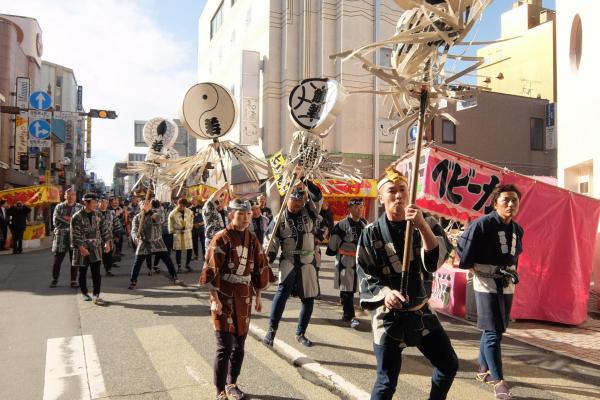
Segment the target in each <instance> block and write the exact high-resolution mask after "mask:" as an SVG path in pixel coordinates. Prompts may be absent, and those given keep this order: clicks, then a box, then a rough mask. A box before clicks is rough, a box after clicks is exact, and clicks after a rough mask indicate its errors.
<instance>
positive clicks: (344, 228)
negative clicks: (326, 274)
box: [326, 215, 368, 292]
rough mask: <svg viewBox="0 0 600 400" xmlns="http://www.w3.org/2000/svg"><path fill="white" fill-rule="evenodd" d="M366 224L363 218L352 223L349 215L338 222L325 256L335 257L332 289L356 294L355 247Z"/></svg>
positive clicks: (352, 220)
mask: <svg viewBox="0 0 600 400" xmlns="http://www.w3.org/2000/svg"><path fill="white" fill-rule="evenodd" d="M367 224H368V222H367V220H366V219H364V218H360V219H359V220H358V221H354V219H352V216H351V215H348V217H346V218H344V219H343V220H341V221H340V222H338V223H337V224H336V225H335V227H334V228H333V231H332V232H331V236H330V237H329V243H328V245H327V253H326V254H327V255H329V256H337V262H336V265H335V271H334V276H333V287H334V288H335V289H339V290H340V291H343V292H356V288H357V284H356V281H357V280H356V246H358V239H359V237H360V234H361V233H362V231H363V229H364V228H365V226H367Z"/></svg>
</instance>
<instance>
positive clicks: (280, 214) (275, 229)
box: [265, 174, 298, 255]
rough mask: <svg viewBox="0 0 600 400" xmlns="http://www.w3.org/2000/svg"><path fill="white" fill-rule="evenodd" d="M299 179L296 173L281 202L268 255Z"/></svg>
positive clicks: (267, 250) (270, 239)
mask: <svg viewBox="0 0 600 400" xmlns="http://www.w3.org/2000/svg"><path fill="white" fill-rule="evenodd" d="M297 180H298V176H297V175H296V174H294V175H293V176H292V182H291V183H290V187H289V189H288V191H287V192H286V193H285V197H284V198H283V202H282V203H281V208H279V212H278V213H277V216H276V217H275V224H274V226H273V230H272V231H271V237H270V238H269V243H268V244H267V247H266V248H265V253H267V255H268V254H269V251H270V250H271V246H272V245H273V238H274V237H275V235H276V233H277V230H278V229H279V225H281V216H282V215H283V211H284V210H285V209H286V208H287V206H286V204H287V201H288V199H289V198H290V194H291V193H292V189H293V188H294V185H295V184H296V181H297Z"/></svg>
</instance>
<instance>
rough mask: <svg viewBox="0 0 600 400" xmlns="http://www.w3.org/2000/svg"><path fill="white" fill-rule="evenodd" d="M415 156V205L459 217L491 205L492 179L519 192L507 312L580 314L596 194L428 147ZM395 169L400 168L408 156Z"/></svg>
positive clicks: (576, 320)
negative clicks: (513, 283)
mask: <svg viewBox="0 0 600 400" xmlns="http://www.w3.org/2000/svg"><path fill="white" fill-rule="evenodd" d="M423 155H424V157H423V158H422V160H421V169H422V172H421V173H420V182H419V194H418V197H417V204H419V205H420V206H421V207H423V208H425V209H427V210H429V211H431V212H432V213H434V214H438V215H440V216H443V217H445V218H450V219H454V220H458V221H460V222H463V223H465V222H468V221H471V220H473V219H475V218H477V217H479V216H481V215H484V214H485V213H487V212H489V211H491V210H492V207H491V193H492V190H493V188H494V186H495V185H496V184H497V183H501V184H506V183H513V184H515V185H516V186H517V188H518V189H519V190H520V191H521V193H522V197H521V206H520V210H519V213H518V215H517V216H516V218H515V221H517V222H518V223H519V224H521V225H522V226H523V229H524V231H525V234H524V237H523V254H522V255H521V256H520V257H519V266H518V268H519V275H520V278H521V279H520V283H519V284H518V285H517V288H516V291H515V297H514V304H513V308H512V313H511V314H512V316H513V318H518V319H536V320H545V321H554V322H560V323H565V324H580V323H582V322H583V321H585V320H586V318H587V301H588V296H589V289H590V281H591V274H592V263H593V257H594V248H595V240H596V232H597V228H598V218H599V217H600V201H599V200H597V199H593V198H590V197H586V196H582V195H579V194H576V193H573V192H571V191H568V190H565V189H562V188H559V187H556V186H551V185H548V184H546V183H543V182H540V181H536V180H535V179H532V178H529V177H526V176H524V175H519V174H517V173H514V172H511V171H508V170H506V169H502V168H499V167H496V166H493V165H491V164H487V163H484V162H481V161H478V160H475V159H472V158H469V157H466V156H463V155H460V154H458V153H454V152H452V151H449V150H446V149H443V148H439V147H436V146H430V147H428V148H426V149H424V152H423ZM396 168H397V169H398V170H399V171H400V172H402V173H405V174H407V172H409V171H410V168H411V166H410V159H404V160H401V161H400V162H399V163H398V165H397V166H396ZM407 175H408V176H410V174H407Z"/></svg>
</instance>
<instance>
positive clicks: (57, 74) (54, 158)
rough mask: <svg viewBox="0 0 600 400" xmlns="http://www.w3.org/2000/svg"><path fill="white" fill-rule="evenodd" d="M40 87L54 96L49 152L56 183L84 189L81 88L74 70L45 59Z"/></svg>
mask: <svg viewBox="0 0 600 400" xmlns="http://www.w3.org/2000/svg"><path fill="white" fill-rule="evenodd" d="M40 87H41V90H43V91H45V92H46V93H48V94H49V95H50V97H51V98H52V104H53V109H54V111H55V112H54V114H53V119H52V135H51V140H52V148H51V149H50V152H49V154H48V156H49V160H48V165H49V166H50V168H51V172H52V179H53V182H54V183H57V184H60V185H61V186H63V187H71V186H74V187H75V188H76V189H77V190H79V189H81V188H82V185H83V176H84V175H85V163H84V161H85V151H84V146H83V144H84V140H83V137H84V129H85V117H83V116H80V115H79V113H80V112H83V105H82V104H81V101H82V90H83V88H82V87H81V86H79V85H78V84H77V79H76V78H75V73H74V72H73V70H72V69H70V68H67V67H64V66H61V65H58V64H54V63H51V62H48V61H42V77H41V84H40Z"/></svg>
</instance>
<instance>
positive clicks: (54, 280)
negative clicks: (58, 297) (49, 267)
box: [50, 279, 58, 287]
mask: <svg viewBox="0 0 600 400" xmlns="http://www.w3.org/2000/svg"><path fill="white" fill-rule="evenodd" d="M57 284H58V281H57V280H56V279H52V282H50V287H56V285H57Z"/></svg>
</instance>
